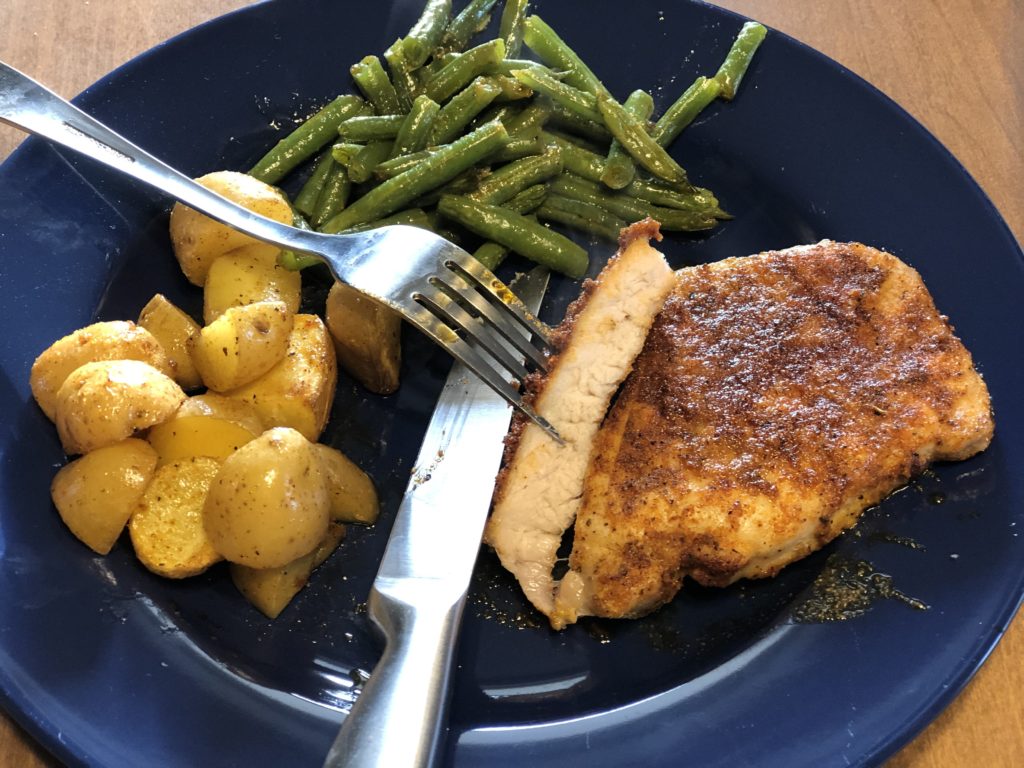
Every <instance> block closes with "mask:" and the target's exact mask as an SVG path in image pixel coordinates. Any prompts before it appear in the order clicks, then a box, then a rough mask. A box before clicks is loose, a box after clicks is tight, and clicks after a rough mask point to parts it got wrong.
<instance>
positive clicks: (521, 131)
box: [505, 102, 551, 138]
mask: <svg viewBox="0 0 1024 768" xmlns="http://www.w3.org/2000/svg"><path fill="white" fill-rule="evenodd" d="M550 117H551V108H550V107H548V106H547V104H544V103H541V102H534V103H532V104H530V106H528V107H527V108H526V109H524V110H523V111H522V112H520V113H519V114H518V115H516V116H515V118H514V119H512V120H511V121H510V122H509V123H507V124H506V126H505V127H506V128H508V132H509V133H510V134H512V135H513V136H515V137H517V138H534V137H536V136H539V135H540V131H541V128H543V127H544V123H546V122H547V121H548V118H550Z"/></svg>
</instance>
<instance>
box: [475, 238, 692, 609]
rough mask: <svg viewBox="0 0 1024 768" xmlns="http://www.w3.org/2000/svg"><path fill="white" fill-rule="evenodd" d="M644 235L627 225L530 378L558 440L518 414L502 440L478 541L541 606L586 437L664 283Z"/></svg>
mask: <svg viewBox="0 0 1024 768" xmlns="http://www.w3.org/2000/svg"><path fill="white" fill-rule="evenodd" d="M652 236H658V230H657V225H656V224H654V223H653V222H644V223H642V224H640V225H636V226H635V227H631V228H629V230H628V231H627V232H626V234H625V235H624V238H623V241H622V242H623V247H622V248H621V249H620V251H619V252H618V253H617V254H616V256H614V257H613V258H612V259H611V260H610V261H609V262H608V265H607V266H606V267H605V268H604V270H602V272H601V274H600V275H599V276H598V278H597V280H596V281H593V282H591V283H589V284H588V285H587V286H586V288H585V289H584V293H583V296H582V297H581V298H580V299H579V300H578V301H577V302H575V304H574V305H573V307H572V308H571V309H570V311H569V313H568V316H567V318H566V321H565V322H564V323H563V325H562V326H561V327H560V329H559V331H558V332H557V333H556V336H557V337H559V338H560V341H559V349H560V351H559V353H558V355H557V356H556V357H555V358H554V359H553V360H552V362H551V366H550V368H549V372H548V373H547V374H546V375H545V376H544V377H542V378H539V379H537V380H535V381H534V382H532V384H531V386H532V388H533V406H534V408H535V410H536V411H537V412H538V413H539V414H540V415H541V416H543V417H544V418H546V419H547V420H548V421H549V422H550V423H551V424H553V425H554V427H555V428H556V429H557V430H558V432H559V434H560V435H561V436H562V438H563V439H564V441H565V444H564V445H559V444H558V443H556V442H555V441H554V440H552V439H551V438H550V437H549V436H548V435H546V434H545V433H544V432H542V431H541V430H540V429H539V428H538V427H536V426H535V425H534V424H532V423H528V424H522V423H520V424H519V425H518V426H517V427H516V429H514V430H513V432H512V435H511V437H510V440H509V443H508V450H507V455H506V466H505V468H504V470H503V471H502V473H501V475H500V476H499V481H498V487H497V489H496V491H495V502H494V509H493V511H492V514H491V518H490V520H489V521H488V524H487V528H486V530H485V534H484V540H485V541H486V542H487V543H488V544H490V545H491V546H492V547H494V549H495V551H496V552H497V553H498V557H499V558H500V559H501V562H502V564H503V565H504V566H505V567H506V568H507V569H508V570H510V571H511V572H512V573H513V574H514V575H515V576H516V578H517V579H518V580H519V583H520V585H521V586H522V588H523V591H524V592H525V593H526V596H527V597H528V598H529V599H530V601H531V602H532V603H533V604H534V605H535V606H537V608H538V609H540V610H541V611H542V612H544V613H548V612H549V611H551V609H552V607H553V605H554V586H555V585H554V581H553V579H552V576H551V569H552V568H553V567H554V564H555V557H556V554H557V551H558V547H559V544H560V543H561V538H562V534H563V533H564V532H565V530H566V529H567V528H568V527H569V526H570V525H571V524H572V521H573V518H574V516H575V514H576V508H577V507H578V506H579V501H580V496H581V493H582V488H583V477H584V475H585V473H586V468H587V460H588V458H589V456H590V445H591V442H592V441H593V438H594V435H595V434H596V433H597V429H598V427H599V426H600V424H601V421H602V419H603V418H604V415H605V413H606V412H607V410H608V404H609V402H610V401H611V398H612V396H613V395H614V394H615V391H616V390H617V389H618V387H619V384H620V383H621V382H622V380H623V379H624V378H625V377H626V375H627V374H628V373H629V371H630V370H631V369H632V364H633V360H634V358H635V357H636V355H637V354H638V353H639V352H640V349H641V348H642V346H643V343H644V339H645V337H646V336H647V331H648V329H649V328H650V325H651V323H652V322H653V321H654V316H655V315H656V314H657V312H658V310H659V309H660V308H661V306H662V304H663V303H664V300H665V296H666V295H667V294H668V292H669V290H671V288H672V285H673V284H674V277H673V273H672V270H671V269H670V267H669V266H668V264H666V263H665V260H664V258H662V256H661V254H660V253H658V252H657V251H656V250H654V249H653V248H652V247H651V246H650V245H649V243H648V238H649V237H652Z"/></svg>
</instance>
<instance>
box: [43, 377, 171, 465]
mask: <svg viewBox="0 0 1024 768" xmlns="http://www.w3.org/2000/svg"><path fill="white" fill-rule="evenodd" d="M184 399H185V393H184V392H183V391H182V390H181V387H179V386H178V385H177V384H176V383H175V382H174V380H173V379H171V378H170V377H169V376H167V375H165V374H163V373H161V372H160V371H158V370H157V369H156V368H154V367H153V366H151V365H149V364H147V363H142V362H139V361H138V360H104V361H100V362H97V363H86V364H85V365H82V366H80V367H78V368H76V369H75V370H74V371H72V372H71V375H69V376H68V377H67V379H65V380H64V383H63V384H62V385H61V387H60V390H58V392H57V412H56V423H57V432H58V434H59V435H60V440H61V443H62V444H63V445H64V450H65V451H67V452H68V453H69V454H75V453H87V452H89V451H92V450H95V449H97V448H102V447H103V446H105V445H110V444H112V443H116V442H118V441H120V440H123V439H125V438H126V437H131V436H132V435H134V434H135V433H136V432H138V431H140V430H143V429H146V428H147V427H151V426H153V425H154V424H159V423H161V422H163V421H166V420H167V419H169V418H171V416H173V415H174V412H175V411H177V410H178V406H179V405H180V404H181V401H182V400H184Z"/></svg>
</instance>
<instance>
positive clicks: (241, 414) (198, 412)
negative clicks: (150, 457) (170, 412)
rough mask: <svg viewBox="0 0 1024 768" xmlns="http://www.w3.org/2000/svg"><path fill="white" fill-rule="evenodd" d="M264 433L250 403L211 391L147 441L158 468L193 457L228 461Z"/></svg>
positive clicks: (195, 398) (190, 400) (188, 403)
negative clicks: (153, 451)
mask: <svg viewBox="0 0 1024 768" xmlns="http://www.w3.org/2000/svg"><path fill="white" fill-rule="evenodd" d="M263 430H264V428H263V422H262V421H261V420H260V418H259V416H257V414H256V412H255V411H254V410H253V408H252V406H250V405H249V404H248V403H244V402H242V401H241V400H232V399H231V398H228V397H224V396H223V395H218V394H215V393H213V392H207V393H206V394H202V395H195V396H193V397H190V398H188V399H187V400H186V401H185V402H183V403H182V404H181V407H179V408H178V410H177V412H176V413H175V414H174V417H173V418H172V419H170V420H168V421H165V422H164V423H163V424H157V425H156V426H155V427H153V428H151V429H150V430H149V433H148V434H147V435H146V440H147V441H148V442H149V444H150V445H152V446H153V448H154V449H155V450H156V453H157V456H158V461H157V466H163V465H164V464H169V463H170V462H172V461H178V460H180V459H187V458H189V457H191V456H208V457H211V458H214V459H220V460H223V459H226V458H227V457H228V456H230V455H231V454H232V453H234V452H235V451H236V450H238V449H239V448H241V447H242V446H243V445H245V444H246V443H248V442H249V441H250V440H252V439H254V438H256V437H259V436H260V435H261V434H263Z"/></svg>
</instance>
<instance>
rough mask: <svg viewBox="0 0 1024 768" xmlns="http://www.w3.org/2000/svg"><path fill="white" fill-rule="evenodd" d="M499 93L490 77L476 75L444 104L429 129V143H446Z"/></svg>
mask: <svg viewBox="0 0 1024 768" xmlns="http://www.w3.org/2000/svg"><path fill="white" fill-rule="evenodd" d="M499 93H501V88H500V87H498V86H497V85H495V84H494V83H493V82H492V81H491V79H490V78H487V77H478V78H476V79H475V80H473V82H471V83H470V84H469V85H467V86H466V87H465V88H463V89H462V90H461V91H459V92H458V93H457V94H455V95H454V96H452V98H451V100H450V101H449V102H448V103H447V104H445V105H444V106H443V107H442V108H441V111H440V112H438V113H437V118H436V119H435V120H434V125H433V126H432V127H431V129H430V137H429V139H428V140H427V143H428V144H429V145H436V144H447V143H448V142H450V141H452V140H453V139H454V138H455V137H456V136H458V135H459V134H460V133H462V130H463V129H464V128H465V127H466V126H467V125H469V124H470V122H471V121H472V120H473V118H474V117H476V116H477V115H479V114H480V113H481V112H483V110H484V109H485V108H486V107H487V106H488V105H489V104H490V103H491V102H492V101H494V99H495V98H496V97H497V95H498V94H499Z"/></svg>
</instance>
